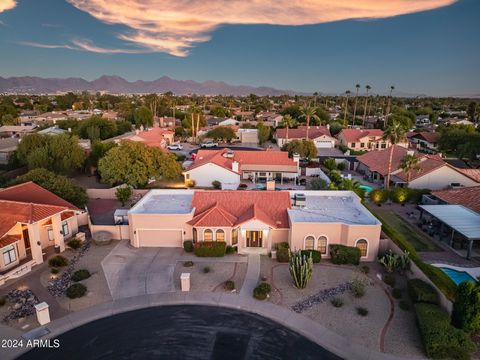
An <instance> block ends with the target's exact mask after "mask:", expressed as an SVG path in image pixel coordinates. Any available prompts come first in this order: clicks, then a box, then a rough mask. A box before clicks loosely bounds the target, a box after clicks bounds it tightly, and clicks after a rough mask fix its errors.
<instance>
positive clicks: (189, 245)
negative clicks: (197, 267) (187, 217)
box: [183, 240, 193, 253]
mask: <svg viewBox="0 0 480 360" xmlns="http://www.w3.org/2000/svg"><path fill="white" fill-rule="evenodd" d="M183 250H185V252H189V253H190V252H193V241H192V240H185V241H184V242H183Z"/></svg>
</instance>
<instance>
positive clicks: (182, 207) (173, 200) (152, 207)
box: [130, 190, 193, 214]
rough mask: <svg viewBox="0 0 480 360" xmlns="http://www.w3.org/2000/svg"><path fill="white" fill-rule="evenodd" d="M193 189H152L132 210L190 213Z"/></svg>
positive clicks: (134, 212) (157, 212) (134, 211)
mask: <svg viewBox="0 0 480 360" xmlns="http://www.w3.org/2000/svg"><path fill="white" fill-rule="evenodd" d="M192 198H193V191H191V190H150V191H149V192H148V193H147V194H146V195H145V196H144V197H143V198H142V199H141V200H140V201H139V202H138V203H137V204H136V205H135V206H134V207H133V208H132V209H131V210H130V213H132V214H189V213H191V212H192Z"/></svg>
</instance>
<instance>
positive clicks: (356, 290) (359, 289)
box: [350, 277, 366, 298]
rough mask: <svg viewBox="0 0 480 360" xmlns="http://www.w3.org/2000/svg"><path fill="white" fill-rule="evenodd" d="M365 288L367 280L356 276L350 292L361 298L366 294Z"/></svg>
mask: <svg viewBox="0 0 480 360" xmlns="http://www.w3.org/2000/svg"><path fill="white" fill-rule="evenodd" d="M365 288H366V281H365V280H363V279H361V278H359V277H354V278H353V280H352V282H351V283H350V292H351V293H352V295H353V296H355V297H356V298H361V297H363V296H364V295H365V291H366V290H365Z"/></svg>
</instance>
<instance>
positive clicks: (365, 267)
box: [360, 265, 370, 274]
mask: <svg viewBox="0 0 480 360" xmlns="http://www.w3.org/2000/svg"><path fill="white" fill-rule="evenodd" d="M360 270H361V271H362V272H363V273H364V274H368V273H369V272H370V267H369V266H368V265H363V266H362V267H361V268H360Z"/></svg>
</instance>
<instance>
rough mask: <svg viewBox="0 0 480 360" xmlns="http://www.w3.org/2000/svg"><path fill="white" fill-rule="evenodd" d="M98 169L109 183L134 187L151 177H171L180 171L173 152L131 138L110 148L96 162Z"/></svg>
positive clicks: (103, 178) (145, 182) (176, 175)
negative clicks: (164, 151) (166, 151)
mask: <svg viewBox="0 0 480 360" xmlns="http://www.w3.org/2000/svg"><path fill="white" fill-rule="evenodd" d="M98 171H99V173H100V176H101V177H102V180H103V181H105V182H107V183H109V184H111V185H115V184H127V185H129V186H132V187H134V188H137V187H142V186H145V185H147V183H148V181H149V180H151V179H156V180H159V179H174V178H176V177H178V176H179V175H180V173H181V169H180V165H179V164H178V163H177V161H176V156H175V155H173V154H165V153H163V152H162V151H161V150H160V149H158V148H153V147H148V146H146V145H144V144H142V143H139V142H133V141H122V142H121V143H120V145H119V146H117V147H114V148H112V149H110V150H109V151H108V152H107V154H106V155H105V156H104V157H103V158H101V159H100V161H99V162H98Z"/></svg>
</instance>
